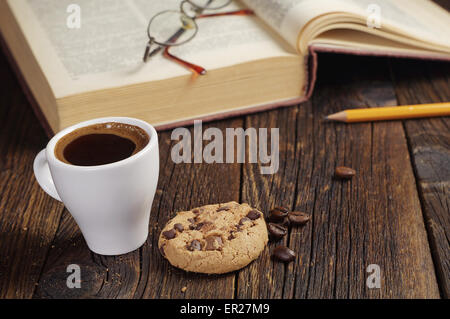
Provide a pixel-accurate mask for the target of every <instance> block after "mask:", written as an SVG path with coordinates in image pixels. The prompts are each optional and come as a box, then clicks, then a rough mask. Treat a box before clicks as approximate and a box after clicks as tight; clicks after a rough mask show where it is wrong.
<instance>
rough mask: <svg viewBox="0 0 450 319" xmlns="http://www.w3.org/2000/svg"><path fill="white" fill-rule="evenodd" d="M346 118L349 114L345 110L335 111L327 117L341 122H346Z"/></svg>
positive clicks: (329, 119)
mask: <svg viewBox="0 0 450 319" xmlns="http://www.w3.org/2000/svg"><path fill="white" fill-rule="evenodd" d="M346 119H347V115H346V114H345V112H339V113H334V114H331V115H328V116H327V117H326V120H327V121H341V122H344V121H345V120H346Z"/></svg>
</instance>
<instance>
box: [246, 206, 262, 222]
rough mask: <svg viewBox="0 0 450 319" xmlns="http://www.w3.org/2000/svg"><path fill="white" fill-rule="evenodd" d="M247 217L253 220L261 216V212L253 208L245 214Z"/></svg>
mask: <svg viewBox="0 0 450 319" xmlns="http://www.w3.org/2000/svg"><path fill="white" fill-rule="evenodd" d="M247 217H248V218H250V219H251V220H255V219H258V218H259V217H261V213H260V212H258V211H257V210H255V209H253V210H251V211H250V212H249V213H248V214H247Z"/></svg>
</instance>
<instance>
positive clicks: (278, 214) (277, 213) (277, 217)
mask: <svg viewBox="0 0 450 319" xmlns="http://www.w3.org/2000/svg"><path fill="white" fill-rule="evenodd" d="M288 213H289V210H288V209H286V208H284V207H275V208H274V209H272V210H271V211H270V212H269V220H270V221H271V222H274V223H280V222H282V221H284V218H285V217H286V216H287V215H288Z"/></svg>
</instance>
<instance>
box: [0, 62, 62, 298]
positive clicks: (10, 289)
mask: <svg viewBox="0 0 450 319" xmlns="http://www.w3.org/2000/svg"><path fill="white" fill-rule="evenodd" d="M0 70H1V71H0V82H1V83H2V85H1V86H0V153H1V157H0V298H30V297H31V296H32V295H33V291H34V289H35V287H36V286H35V284H36V283H37V282H38V278H39V275H40V273H41V270H42V266H43V263H44V261H45V257H46V255H47V253H48V250H49V247H50V243H51V241H52V239H53V237H54V235H55V233H56V229H57V226H58V223H59V220H60V217H61V213H62V210H63V206H62V204H60V203H58V202H56V201H54V200H52V199H51V198H50V197H48V196H47V195H45V194H44V193H43V192H42V191H41V189H40V187H39V185H38V184H37V182H36V180H35V178H34V175H33V160H34V157H35V156H36V154H37V153H38V152H39V151H40V150H41V149H43V148H44V147H45V145H46V143H47V138H46V136H45V134H44V131H43V130H42V128H41V127H40V125H39V122H38V121H37V120H36V118H35V116H34V114H33V112H32V110H31V107H30V106H29V105H28V103H27V101H26V99H25V96H24V94H23V93H22V91H21V90H20V86H19V84H18V82H17V81H16V78H15V75H14V73H13V72H12V70H11V69H10V67H9V66H8V63H7V61H6V59H5V57H4V55H3V54H0Z"/></svg>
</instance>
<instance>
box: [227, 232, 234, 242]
mask: <svg viewBox="0 0 450 319" xmlns="http://www.w3.org/2000/svg"><path fill="white" fill-rule="evenodd" d="M235 238H236V237H235V236H234V234H233V233H230V236H228V240H232V239H235Z"/></svg>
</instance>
